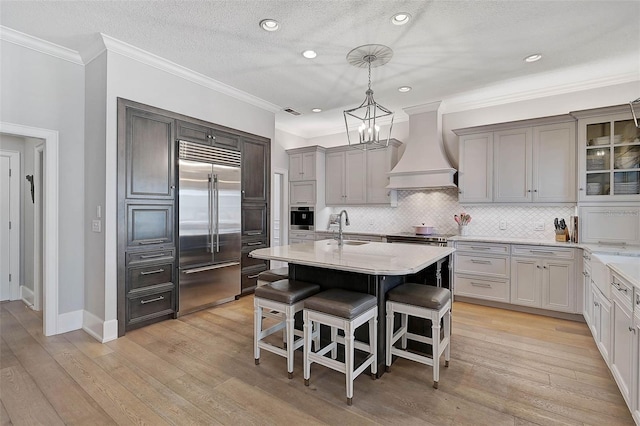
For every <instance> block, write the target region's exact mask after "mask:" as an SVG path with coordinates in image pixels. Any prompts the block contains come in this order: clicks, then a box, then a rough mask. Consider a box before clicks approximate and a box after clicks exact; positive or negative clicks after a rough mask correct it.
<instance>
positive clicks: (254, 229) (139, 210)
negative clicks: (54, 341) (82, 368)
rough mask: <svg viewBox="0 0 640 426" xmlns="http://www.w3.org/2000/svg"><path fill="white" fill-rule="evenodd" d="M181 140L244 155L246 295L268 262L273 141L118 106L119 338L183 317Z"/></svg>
mask: <svg viewBox="0 0 640 426" xmlns="http://www.w3.org/2000/svg"><path fill="white" fill-rule="evenodd" d="M177 140H185V141H190V142H195V143H200V144H205V145H213V146H216V145H217V146H220V147H224V148H226V149H234V150H237V151H240V152H241V153H242V182H241V187H242V198H241V200H242V215H241V220H242V250H241V254H240V256H241V258H240V261H241V267H242V271H241V286H242V294H248V293H250V292H252V291H253V289H254V288H255V286H256V279H257V277H258V273H259V272H261V271H263V270H265V269H268V262H266V261H263V260H259V259H254V258H251V257H249V252H250V251H251V250H253V249H255V248H262V247H268V245H269V196H270V195H269V193H270V180H269V177H270V162H271V151H270V149H271V148H270V144H271V141H270V140H269V139H266V138H262V137H260V136H256V135H251V134H249V133H243V132H240V131H236V130H233V129H229V128H226V127H223V126H219V125H216V124H213V123H208V122H205V121H202V120H197V119H194V118H191V117H186V116H184V115H180V114H176V113H172V112H170V111H165V110H162V109H159V108H155V107H151V106H148V105H144V104H140V103H137V102H133V101H128V100H125V99H118V227H117V230H118V335H119V336H122V335H124V334H125V332H126V331H128V330H132V329H134V328H138V327H142V326H145V325H148V324H151V323H154V322H157V321H162V320H165V319H169V318H175V316H176V313H177V305H178V298H179V297H180V295H179V294H178V288H177V280H178V276H177V275H178V274H177V256H178V251H177V247H176V246H177V244H176V240H177V238H176V232H177V231H176V214H177V213H176V201H175V196H176V193H175V192H176V191H175V188H176V186H175V185H176V183H175V180H176V170H177V156H178V155H177V154H178V153H177V152H176V146H177V143H176V141H177Z"/></svg>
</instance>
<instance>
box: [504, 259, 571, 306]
mask: <svg viewBox="0 0 640 426" xmlns="http://www.w3.org/2000/svg"><path fill="white" fill-rule="evenodd" d="M574 275H575V274H574V263H573V261H567V260H546V259H545V260H543V259H530V258H518V257H514V258H512V259H511V303H514V304H517V305H525V306H533V307H536V308H542V309H550V310H553V311H564V312H574V311H575V308H574V300H573V295H574V291H573V287H574V279H575V276H574Z"/></svg>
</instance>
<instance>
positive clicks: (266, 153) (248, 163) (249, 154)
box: [242, 138, 271, 203]
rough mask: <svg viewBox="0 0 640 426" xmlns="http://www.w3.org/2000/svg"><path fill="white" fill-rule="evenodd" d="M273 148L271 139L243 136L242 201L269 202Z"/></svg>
mask: <svg viewBox="0 0 640 426" xmlns="http://www.w3.org/2000/svg"><path fill="white" fill-rule="evenodd" d="M270 170H271V149H270V141H269V139H257V138H256V139H253V138H242V202H243V203H267V202H268V201H269V192H270V191H269V190H270V188H269V176H270V173H271V172H270Z"/></svg>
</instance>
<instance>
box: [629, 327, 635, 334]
mask: <svg viewBox="0 0 640 426" xmlns="http://www.w3.org/2000/svg"><path fill="white" fill-rule="evenodd" d="M629 331H631V332H632V333H633V334H636V329H635V328H633V327H631V326H629Z"/></svg>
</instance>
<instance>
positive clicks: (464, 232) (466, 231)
mask: <svg viewBox="0 0 640 426" xmlns="http://www.w3.org/2000/svg"><path fill="white" fill-rule="evenodd" d="M458 233H459V234H460V235H461V236H466V235H469V229H468V227H467V225H460V226H458Z"/></svg>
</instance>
